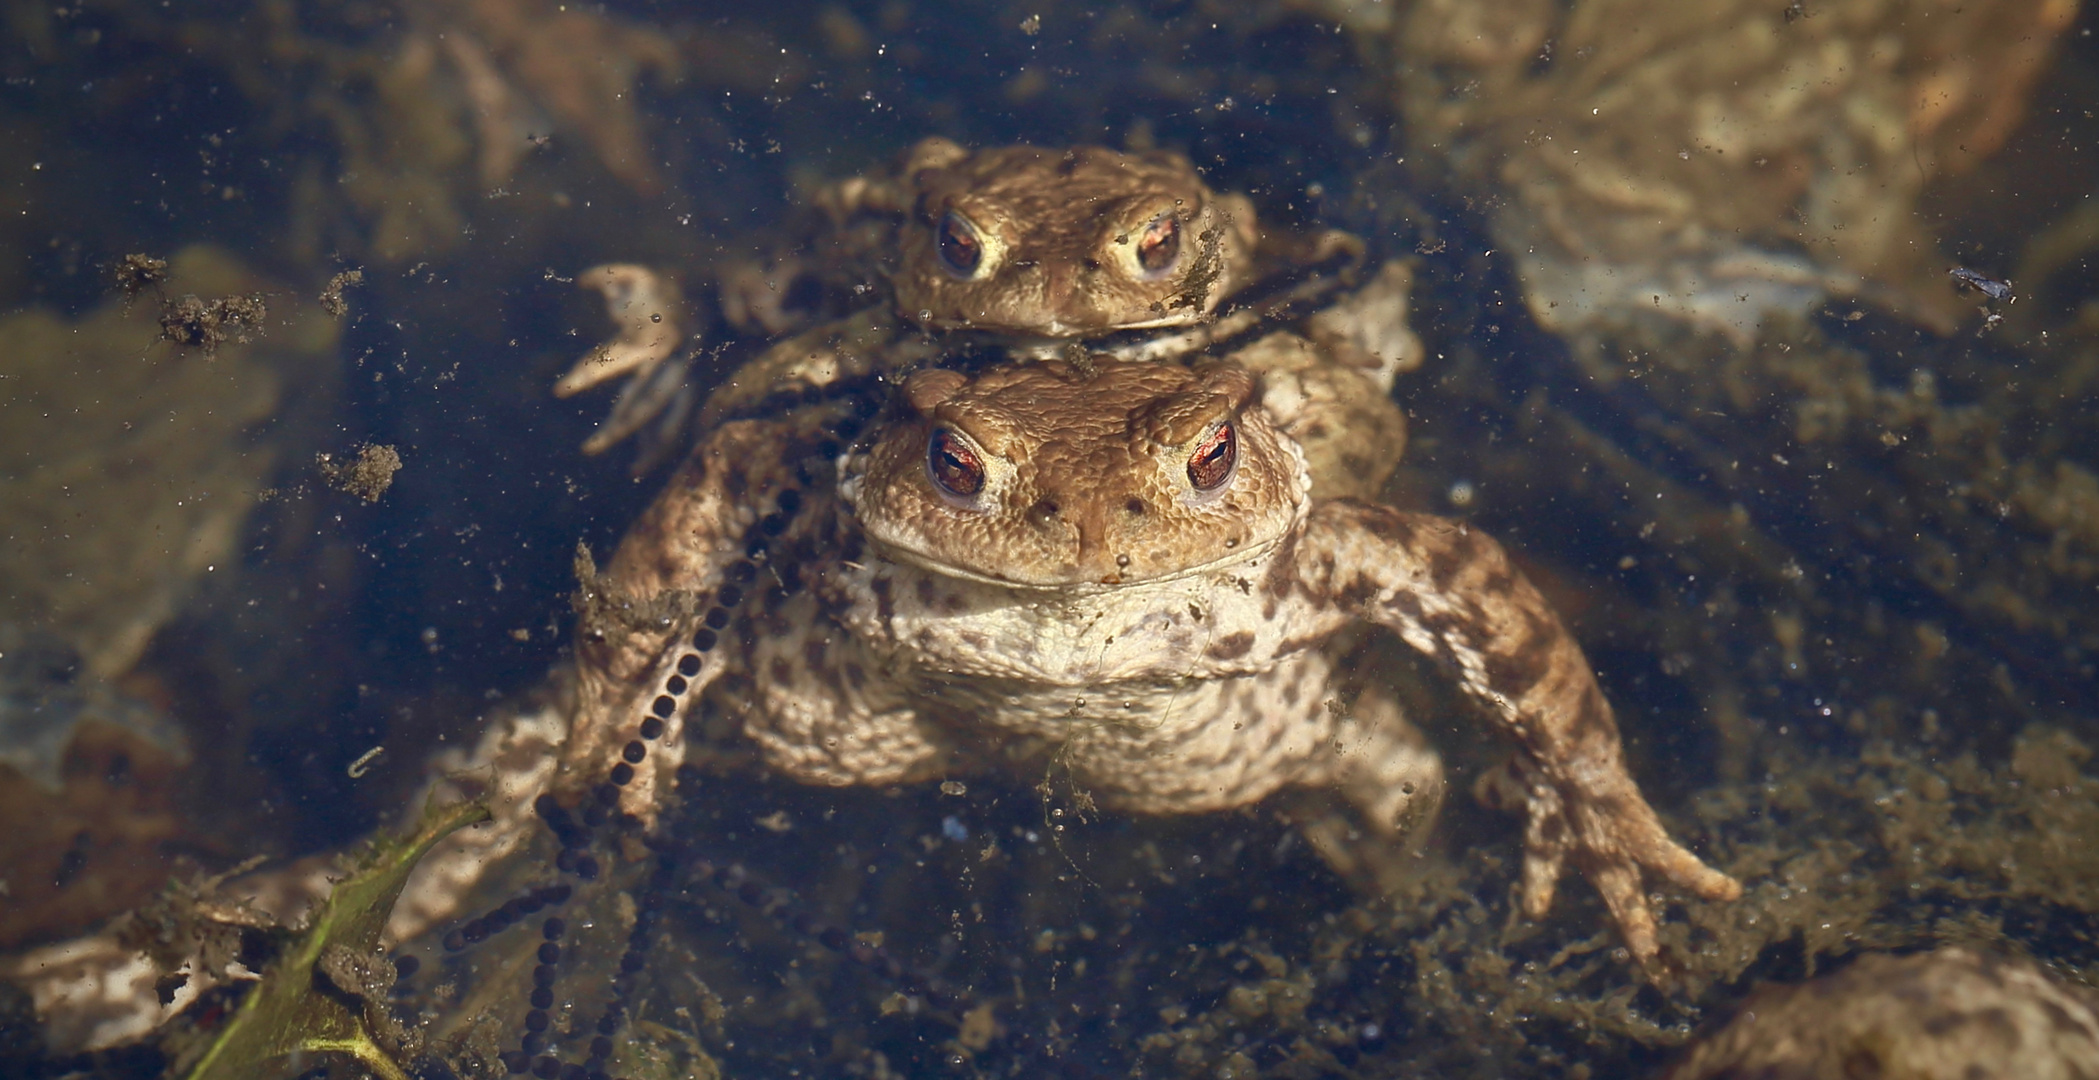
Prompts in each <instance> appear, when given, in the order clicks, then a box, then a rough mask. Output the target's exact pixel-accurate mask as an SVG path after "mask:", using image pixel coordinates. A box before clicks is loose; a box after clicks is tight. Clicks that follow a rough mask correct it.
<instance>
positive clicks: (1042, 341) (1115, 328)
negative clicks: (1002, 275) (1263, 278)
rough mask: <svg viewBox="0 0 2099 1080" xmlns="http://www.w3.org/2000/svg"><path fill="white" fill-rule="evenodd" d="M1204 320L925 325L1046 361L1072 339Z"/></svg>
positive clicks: (946, 320) (945, 321) (1176, 315)
mask: <svg viewBox="0 0 2099 1080" xmlns="http://www.w3.org/2000/svg"><path fill="white" fill-rule="evenodd" d="M1207 318H1208V316H1207V315H1206V314H1205V313H1203V312H1199V311H1192V310H1181V311H1171V312H1168V313H1166V314H1163V315H1157V316H1150V317H1146V318H1143V319H1127V320H1116V321H1110V322H1106V323H1103V322H1102V321H1101V320H1100V319H1098V318H1097V317H1095V316H1094V315H1093V313H1090V312H1089V313H1086V314H1085V315H1083V316H1082V315H1078V314H1074V315H1072V316H1071V317H1070V318H1069V319H1066V318H1064V317H1061V316H1057V315H1051V316H1047V317H1042V318H1034V319H1012V318H1006V317H1003V316H1000V315H997V314H994V313H992V312H988V311H986V312H979V313H977V314H976V315H973V316H972V315H934V316H932V317H930V318H928V319H926V320H925V321H924V325H926V326H927V327H930V328H932V329H935V330H976V331H980V332H982V333H986V334H996V335H998V336H1000V337H1003V338H1008V339H1010V340H1008V341H1006V342H1004V343H1003V344H1005V345H1006V346H1007V347H1008V348H1009V349H1012V350H1014V351H1015V352H1016V353H1018V354H1019V355H1021V356H1023V357H1025V358H1034V359H1046V358H1049V357H1053V356H1060V355H1062V354H1063V352H1064V350H1065V349H1066V348H1068V347H1069V346H1070V344H1071V342H1072V340H1073V339H1075V338H1082V337H1084V338H1092V337H1098V336H1100V335H1102V334H1115V333H1123V332H1126V331H1143V330H1173V329H1179V328H1181V327H1186V326H1193V325H1195V324H1197V323H1201V322H1203V321H1205V320H1206V319H1207Z"/></svg>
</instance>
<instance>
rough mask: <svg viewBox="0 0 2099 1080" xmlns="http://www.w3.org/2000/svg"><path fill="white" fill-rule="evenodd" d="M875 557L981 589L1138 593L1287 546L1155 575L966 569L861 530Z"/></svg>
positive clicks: (1276, 540) (1089, 569)
mask: <svg viewBox="0 0 2099 1080" xmlns="http://www.w3.org/2000/svg"><path fill="white" fill-rule="evenodd" d="M863 534H864V535H865V536H866V537H867V541H868V545H869V547H870V548H871V549H872V550H873V553H874V554H875V555H877V556H879V557H880V558H883V559H886V560H888V561H890V562H896V563H903V564H905V565H908V566H913V567H917V568H918V569H921V570H925V571H928V572H931V573H935V574H939V575H941V576H942V577H949V578H955V579H957V580H961V581H967V582H971V583H974V584H978V585H989V586H993V587H996V588H1001V589H1012V590H1015V591H1019V592H1026V593H1034V594H1043V595H1047V594H1057V595H1064V596H1071V595H1081V596H1083V595H1097V594H1100V593H1107V592H1114V591H1116V590H1119V589H1138V588H1144V587H1147V586H1152V585H1161V584H1167V583H1171V582H1175V581H1182V580H1185V579H1187V578H1191V577H1197V576H1200V575H1203V574H1210V573H1215V572H1217V571H1220V570H1227V569H1230V568H1232V567H1234V566H1239V565H1241V564H1244V563H1248V562H1252V561H1254V560H1257V559H1260V558H1262V557H1264V556H1266V555H1268V554H1269V553H1270V552H1272V551H1274V550H1275V549H1276V547H1277V546H1278V545H1280V544H1281V543H1282V542H1283V536H1282V535H1280V534H1279V535H1276V536H1272V537H1264V538H1261V539H1258V540H1255V541H1253V542H1251V543H1243V544H1240V545H1238V546H1237V547H1235V548H1233V549H1231V550H1230V551H1227V552H1225V553H1224V554H1223V555H1221V556H1220V557H1218V558H1215V559H1210V560H1207V561H1204V562H1199V563H1190V564H1188V565H1185V566H1176V567H1174V568H1172V569H1170V570H1161V571H1156V572H1151V573H1142V572H1139V573H1132V572H1131V571H1130V570H1129V569H1127V568H1118V567H1117V566H1116V565H1115V563H1114V561H1113V560H1112V559H1108V560H1091V559H1089V560H1084V561H1081V560H1077V559H1074V560H1072V561H1071V563H1070V564H1068V565H1066V566H1063V567H1056V566H1051V565H1047V564H1046V563H1045V561H1042V560H1037V561H1035V562H1034V563H1032V564H1030V565H1028V566H1026V567H1010V566H1007V567H999V566H989V565H983V564H979V565H976V566H965V565H962V564H960V563H957V562H955V561H954V560H953V559H951V558H947V557H944V556H942V555H941V554H939V553H936V552H932V551H927V550H925V549H924V548H921V547H919V546H917V545H914V544H911V543H909V542H908V541H906V540H904V539H902V538H899V537H885V536H883V535H882V534H881V530H879V529H875V528H865V529H863Z"/></svg>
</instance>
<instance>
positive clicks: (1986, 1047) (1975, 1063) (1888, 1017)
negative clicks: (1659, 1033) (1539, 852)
mask: <svg viewBox="0 0 2099 1080" xmlns="http://www.w3.org/2000/svg"><path fill="white" fill-rule="evenodd" d="M1861 1078H1871V1080H2093V1078H2099V994H2094V993H2093V992H2092V990H2090V989H2089V988H2087V987H2083V986H2078V985H2075V984H2072V983H2067V982H2063V981H2061V980H2059V979H2056V978H2054V977H2053V976H2051V975H2050V974H2049V972H2048V971H2047V970H2046V969H2044V968H2042V967H2040V966H2038V965H2036V964H2033V963H2031V962H2029V961H2025V960H2014V959H2011V958H2009V957H2002V956H1991V955H1988V954H1985V953H1975V952H1970V951H1969V950H1967V949H1962V948H1945V949H1939V950H1937V951H1935V952H1929V953H1922V954H1919V955H1915V956H1888V955H1884V954H1882V955H1871V956H1865V957H1861V958H1860V959H1859V960H1858V961H1857V962H1855V963H1853V964H1852V965H1851V966H1849V967H1846V968H1845V969H1844V970H1842V971H1839V972H1837V973H1836V974H1834V975H1827V976H1824V977H1822V978H1819V979H1816V980H1814V981H1813V982H1809V983H1806V984H1803V985H1800V986H1772V987H1765V988H1763V989H1761V990H1759V991H1757V992H1756V993H1755V994H1754V995H1752V996H1751V997H1750V998H1749V1000H1748V1001H1746V1002H1744V1003H1743V1004H1742V1006H1741V1007H1740V1008H1739V1009H1738V1010H1736V1013H1735V1017H1734V1019H1733V1020H1731V1021H1729V1022H1728V1023H1727V1025H1726V1026H1724V1027H1722V1028H1720V1029H1719V1030H1717V1031H1713V1032H1710V1033H1708V1034H1707V1035H1705V1036H1704V1037H1703V1038H1701V1039H1699V1041H1698V1042H1697V1044H1696V1045H1694V1046H1692V1047H1691V1049H1690V1050H1689V1052H1687V1053H1686V1054H1685V1055H1684V1056H1683V1059H1682V1060H1681V1061H1679V1062H1678V1063H1677V1064H1676V1066H1675V1067H1674V1068H1672V1069H1670V1070H1669V1073H1668V1075H1667V1080H1861Z"/></svg>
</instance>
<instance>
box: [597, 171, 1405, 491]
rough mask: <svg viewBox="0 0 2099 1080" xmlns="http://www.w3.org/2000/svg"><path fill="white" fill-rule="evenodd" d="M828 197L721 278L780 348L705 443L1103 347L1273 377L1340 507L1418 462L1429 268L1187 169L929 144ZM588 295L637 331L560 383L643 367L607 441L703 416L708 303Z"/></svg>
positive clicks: (649, 281)
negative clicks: (1422, 323) (693, 406)
mask: <svg viewBox="0 0 2099 1080" xmlns="http://www.w3.org/2000/svg"><path fill="white" fill-rule="evenodd" d="M810 201H811V203H812V204H813V205H812V207H811V208H810V211H809V215H808V216H809V219H810V220H809V221H808V222H807V223H806V224H805V225H804V226H803V227H802V229H801V230H800V232H801V234H802V235H801V237H800V239H798V240H796V241H794V242H793V243H791V244H790V245H789V246H790V248H791V253H789V254H786V255H781V256H778V257H776V258H775V259H774V260H773V261H772V262H771V263H769V264H766V265H763V266H743V267H740V268H737V267H732V268H731V269H730V270H729V271H727V272H726V273H725V274H724V275H723V278H724V279H723V281H722V282H721V284H720V300H721V303H720V307H721V314H722V321H723V322H724V323H726V324H727V326H726V327H724V328H723V329H724V331H725V332H728V333H732V334H737V335H741V336H743V337H745V338H750V337H758V338H770V339H777V340H774V341H773V342H772V344H770V345H769V346H767V347H766V348H764V349H763V350H762V351H760V352H758V353H757V354H755V355H752V356H749V357H748V359H746V360H743V361H742V362H740V363H739V364H738V365H737V366H736V367H735V368H734V370H733V371H732V372H731V373H730V374H729V375H728V377H727V378H726V379H724V380H722V382H721V384H720V385H719V386H718V387H717V388H716V389H715V390H714V392H713V393H712V394H711V395H710V397H709V398H708V399H707V401H706V402H705V404H704V407H703V408H702V409H701V410H700V425H699V426H700V427H701V429H702V430H703V431H704V430H706V429H710V428H712V427H713V426H715V425H717V424H719V423H720V422H722V421H723V420H726V419H730V418H733V417H736V416H742V415H754V414H758V413H762V412H765V411H768V410H769V409H772V408H773V407H774V406H776V405H777V404H778V403H779V402H780V401H781V400H783V399H787V400H792V399H793V398H794V397H797V396H801V395H806V394H809V393H813V392H820V391H824V390H827V389H830V388H835V387H836V386H837V385H839V384H840V383H842V382H848V381H851V380H854V379H861V378H867V377H870V376H885V375H890V374H893V373H896V372H899V371H904V370H909V369H911V368H915V367H919V366H924V365H927V364H931V363H937V362H940V361H942V360H943V359H946V358H951V357H954V356H957V355H963V354H975V355H983V354H987V353H989V354H994V355H997V356H1001V357H1009V358H1020V357H1038V358H1039V357H1046V356H1053V355H1057V354H1059V353H1061V352H1063V351H1065V350H1067V349H1071V348H1074V347H1079V346H1083V349H1084V351H1086V352H1101V353H1107V354H1110V355H1115V356H1120V357H1124V358H1129V359H1152V360H1170V361H1187V360H1191V359H1194V358H1197V357H1199V356H1203V355H1215V354H1218V353H1229V354H1230V356H1231V358H1232V359H1234V360H1236V361H1238V362H1239V363H1241V364H1243V365H1244V366H1246V367H1247V368H1249V369H1251V370H1253V371H1255V372H1256V373H1259V374H1262V375H1264V376H1266V377H1267V379H1268V382H1269V383H1270V385H1271V387H1272V388H1273V392H1272V394H1271V399H1272V405H1273V406H1274V407H1275V408H1276V409H1277V410H1278V411H1277V418H1278V419H1279V420H1280V421H1281V422H1282V424H1283V426H1284V428H1285V430H1286V431H1287V432H1288V433H1289V434H1291V435H1292V436H1293V437H1295V438H1296V439H1297V440H1298V441H1299V442H1300V443H1301V444H1302V445H1304V447H1305V448H1306V450H1307V454H1308V456H1309V458H1310V459H1311V464H1312V469H1313V476H1314V483H1315V488H1316V489H1317V490H1319V491H1320V492H1321V493H1322V494H1350V495H1360V496H1368V495H1372V494H1375V493H1376V491H1377V490H1378V487H1379V486H1380V485H1381V484H1382V482H1383V481H1384V479H1385V477H1386V476H1387V475H1388V474H1389V473H1390V472H1391V470H1392V468H1393V466H1394V465H1395V464H1396V463H1397V462H1398V460H1399V457H1400V453H1401V450H1402V448H1403V447H1404V445H1405V431H1406V426H1405V420H1404V417H1403V415H1402V414H1401V413H1400V411H1399V409H1398V407H1397V406H1396V405H1394V404H1393V402H1392V401H1391V400H1390V393H1391V389H1392V384H1393V380H1394V378H1395V376H1396V375H1397V374H1398V373H1399V372H1400V371H1402V370H1405V369H1408V368H1411V367H1413V366H1415V365H1417V364H1418V363H1419V362H1420V357H1421V347H1420V343H1419V341H1418V340H1417V339H1415V337H1414V336H1413V334H1412V333H1411V332H1410V331H1409V330H1408V329H1407V325H1406V315H1407V292H1408V289H1409V287H1410V285H1411V277H1410V274H1409V272H1408V270H1407V268H1406V267H1405V266H1404V264H1400V263H1393V264H1389V265H1387V266H1385V267H1383V268H1381V269H1380V270H1379V271H1378V272H1377V273H1375V274H1372V275H1367V277H1366V276H1365V275H1362V274H1361V273H1360V264H1361V262H1362V259H1363V245H1362V244H1361V242H1360V241H1358V240H1356V239H1355V238H1353V237H1351V236H1348V235H1347V234H1345V233H1341V232H1337V231H1334V230H1315V231H1312V232H1309V233H1303V234H1299V233H1293V232H1289V231H1286V230H1278V229H1272V228H1264V227H1262V226H1261V225H1260V223H1259V222H1258V220H1257V218H1256V215H1255V212H1254V207H1253V203H1252V201H1251V200H1249V199H1248V198H1246V197H1245V196H1244V195H1238V194H1231V193H1225V194H1220V193H1217V192H1215V191H1212V190H1211V188H1210V187H1209V186H1208V185H1207V184H1206V183H1204V181H1203V179H1202V177H1201V175H1200V174H1198V173H1197V172H1196V170H1195V169H1194V168H1193V167H1192V166H1191V165H1190V164H1189V162H1188V160H1187V159H1186V158H1184V157H1181V156H1180V155H1178V154H1173V153H1169V152H1165V151H1146V152H1140V153H1121V152H1117V151H1113V150H1108V149H1105V148H1103V147H1097V146H1081V147H1074V148H1070V149H1046V148H1042V147H1035V146H1004V147H996V148H991V149H985V150H978V151H969V150H965V149H963V148H962V147H960V146H958V145H956V144H955V143H953V142H950V141H948V140H946V139H940V138H931V139H925V140H922V141H921V142H919V143H918V144H916V145H915V146H913V147H911V148H910V149H909V150H908V151H907V152H905V153H904V154H903V155H902V156H901V157H899V159H898V160H897V161H896V162H895V163H894V164H893V165H892V166H891V167H890V168H888V169H886V170H880V171H876V172H874V173H871V174H869V175H866V176H860V177H854V178H852V179H849V180H845V181H841V182H839V183H835V184H832V185H829V186H827V187H824V188H822V189H821V190H819V191H818V192H816V193H815V195H814V196H813V197H812V199H811V200H810ZM580 280H581V282H582V284H584V285H585V286H586V287H591V288H596V289H599V290H601V291H602V292H603V293H604V294H605V296H606V299H607V303H608V307H609V308H610V311H611V313H612V315H613V317H614V318H615V319H616V320H619V321H620V322H621V323H622V325H623V327H624V329H623V332H622V334H621V335H620V337H618V338H616V339H615V340H613V341H611V342H608V343H607V344H606V345H603V346H600V347H599V349H597V350H596V351H594V352H593V353H592V354H591V355H590V356H587V357H585V358H584V360H583V361H582V362H581V363H579V364H578V365H577V366H576V368H575V370H573V371H571V372H570V373H569V374H568V375H567V376H566V377H565V378H564V379H563V380H562V382H561V383H560V384H559V386H558V387H557V390H558V392H560V393H562V394H572V393H576V392H579V391H581V390H583V389H585V388H587V387H589V386H592V385H595V384H597V383H599V382H602V381H605V380H608V379H610V378H613V377H614V376H617V375H621V374H631V378H630V380H629V382H628V385H627V387H626V389H625V390H624V391H622V394H621V397H620V401H619V403H618V404H617V405H616V406H615V408H614V412H613V416H612V418H611V419H610V420H608V421H607V422H606V425H605V426H604V427H603V428H601V429H600V431H599V433H598V434H597V435H595V436H593V438H592V440H591V441H590V442H589V443H588V444H587V445H586V448H587V449H591V450H598V449H603V448H604V447H606V446H609V445H611V444H612V443H613V442H615V441H617V440H618V439H620V438H622V437H624V436H626V435H627V434H630V433H632V432H635V431H637V430H649V431H652V432H653V433H654V434H655V435H656V436H657V437H656V439H655V440H654V441H655V442H656V443H657V444H658V445H667V444H668V443H669V441H670V440H669V439H668V438H667V436H668V435H670V434H674V433H675V432H676V431H677V429H678V425H679V424H680V423H681V422H682V420H683V417H684V415H685V413H686V411H687V410H688V408H689V406H688V405H687V403H686V400H685V398H686V396H688V395H690V393H691V390H690V388H689V387H690V384H689V382H688V381H687V378H686V371H685V367H686V366H687V365H688V364H689V363H690V361H691V357H690V356H689V355H682V353H683V350H685V349H686V346H685V344H684V342H685V339H686V336H687V335H688V334H689V333H690V331H691V326H692V318H693V313H692V310H691V309H690V308H688V307H687V305H685V303H684V301H683V300H682V299H681V298H680V296H679V294H678V291H677V290H676V288H675V287H674V286H671V285H669V284H667V283H666V281H665V279H664V278H663V277H661V276H660V275H657V274H655V273H653V272H651V271H648V270H646V269H644V268H641V267H635V266H609V267H600V268H597V269H595V270H591V271H588V272H586V273H585V274H584V276H583V277H582V278H581V279H580ZM1286 388H1287V397H1286Z"/></svg>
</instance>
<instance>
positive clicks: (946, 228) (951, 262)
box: [933, 210, 984, 278]
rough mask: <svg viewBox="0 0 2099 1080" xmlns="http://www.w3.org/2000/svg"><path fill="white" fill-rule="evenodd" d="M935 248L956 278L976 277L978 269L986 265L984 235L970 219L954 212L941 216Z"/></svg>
mask: <svg viewBox="0 0 2099 1080" xmlns="http://www.w3.org/2000/svg"><path fill="white" fill-rule="evenodd" d="M933 246H934V247H935V248H936V249H938V250H939V252H940V261H941V262H942V263H945V264H946V265H947V268H948V270H949V272H951V273H953V274H954V275H955V276H956V277H960V278H972V277H975V276H976V274H977V268H978V267H980V266H982V265H983V264H984V237H983V235H982V234H981V233H979V232H977V227H976V226H975V225H972V224H970V221H969V219H968V218H966V217H963V216H962V215H961V214H958V213H956V212H955V211H953V210H950V211H948V212H947V213H945V214H942V215H941V216H940V224H939V225H938V226H936V227H935V228H934V233H933Z"/></svg>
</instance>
